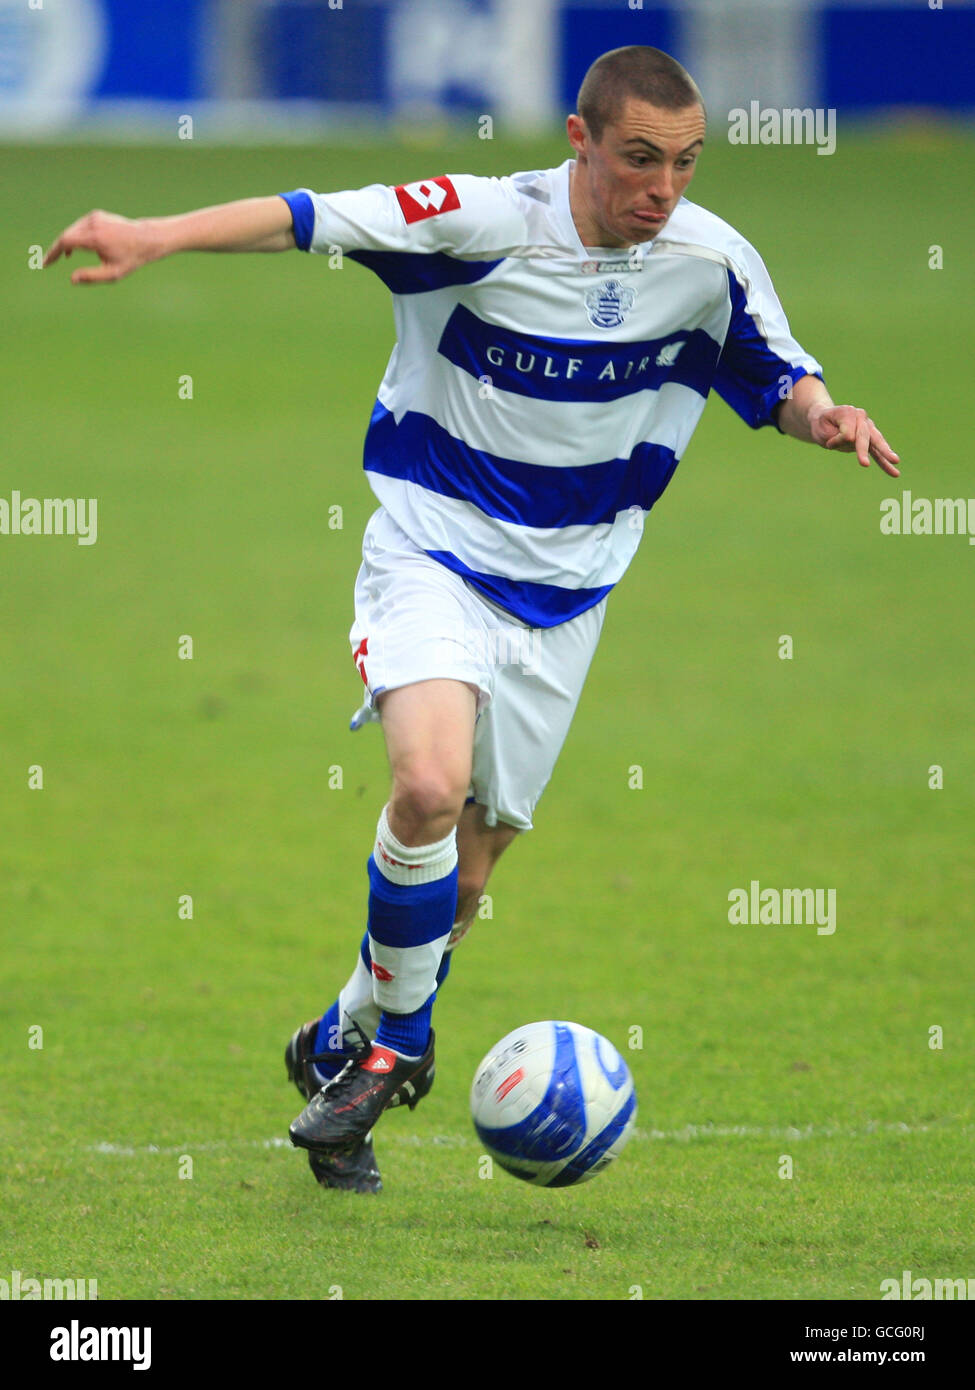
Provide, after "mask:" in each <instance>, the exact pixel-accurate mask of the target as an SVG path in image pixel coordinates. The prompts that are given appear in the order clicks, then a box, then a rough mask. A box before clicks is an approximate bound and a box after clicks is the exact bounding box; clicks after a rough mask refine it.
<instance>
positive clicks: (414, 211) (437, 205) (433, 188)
mask: <svg viewBox="0 0 975 1390" xmlns="http://www.w3.org/2000/svg"><path fill="white" fill-rule="evenodd" d="M393 191H394V193H395V194H396V199H397V202H398V203H399V205H400V207H401V208H402V210H403V216H404V217H405V218H406V221H407V223H411V222H423V221H424V220H425V219H426V218H428V217H436V216H438V214H439V213H441V212H453V211H454V209H455V208H459V207H460V199H459V198H458V197H457V190H456V188H454V185H453V184H452V183H451V182H450V179H448V178H447V176H446V174H443V175H441V177H440V178H438V179H421V180H420V182H419V183H401V184H400V185H399V187H398V188H395V189H394V190H393Z"/></svg>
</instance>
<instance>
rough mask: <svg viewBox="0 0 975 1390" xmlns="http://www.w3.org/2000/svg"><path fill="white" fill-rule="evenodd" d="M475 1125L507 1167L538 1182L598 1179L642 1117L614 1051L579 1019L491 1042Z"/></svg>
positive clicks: (477, 1086)
mask: <svg viewBox="0 0 975 1390" xmlns="http://www.w3.org/2000/svg"><path fill="white" fill-rule="evenodd" d="M471 1114H472V1116H473V1119H474V1128H475V1129H476V1130H477V1133H478V1137H479V1138H480V1140H481V1143H482V1144H483V1145H484V1147H485V1150H486V1152H487V1153H488V1154H489V1155H490V1156H491V1158H492V1159H494V1161H495V1162H496V1163H497V1164H499V1165H500V1166H501V1167H502V1168H504V1169H505V1171H506V1172H508V1173H512V1174H513V1175H514V1176H515V1177H516V1178H523V1179H524V1181H525V1182H531V1183H536V1184H537V1185H538V1186H540V1187H570V1186H571V1185H572V1184H573V1183H579V1182H587V1181H588V1180H589V1178H592V1177H595V1175H596V1174H597V1173H598V1172H600V1171H601V1170H602V1169H603V1168H605V1167H606V1166H607V1164H609V1163H611V1162H612V1161H613V1159H614V1158H616V1157H617V1155H618V1154H619V1153H620V1151H621V1150H622V1148H623V1147H624V1145H625V1144H626V1142H627V1140H628V1139H629V1137H630V1135H631V1133H632V1131H633V1125H634V1122H635V1120H636V1095H635V1093H634V1090H633V1078H632V1076H631V1075H630V1069H629V1067H628V1066H627V1065H626V1062H625V1061H624V1060H623V1058H622V1057H621V1056H620V1054H619V1053H618V1052H617V1051H616V1048H615V1047H614V1046H613V1044H612V1043H611V1042H608V1041H607V1039H606V1038H604V1037H602V1036H601V1035H600V1034H599V1033H594V1032H593V1031H592V1029H591V1028H583V1027H582V1026H581V1025H580V1024H578V1023H559V1022H554V1021H548V1022H545V1023H527V1024H525V1025H524V1026H523V1027H521V1028H516V1029H515V1030H514V1032H513V1033H508V1034H507V1036H505V1037H503V1038H502V1039H501V1041H500V1042H499V1043H498V1044H497V1045H496V1046H495V1047H492V1049H491V1051H490V1052H489V1053H488V1055H487V1056H486V1057H485V1058H484V1061H483V1062H482V1063H481V1065H480V1066H479V1067H478V1069H477V1072H476V1073H475V1076H474V1084H473V1086H472V1087H471Z"/></svg>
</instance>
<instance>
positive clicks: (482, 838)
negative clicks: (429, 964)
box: [445, 799, 521, 960]
mask: <svg viewBox="0 0 975 1390" xmlns="http://www.w3.org/2000/svg"><path fill="white" fill-rule="evenodd" d="M520 833H521V832H520V831H519V830H517V829H516V828H515V827H514V826H513V825H504V824H498V825H489V824H488V821H487V809H486V807H484V806H480V805H478V804H477V802H476V801H474V800H473V799H471V800H469V801H468V803H467V805H466V806H465V807H464V810H463V814H462V815H461V818H460V820H459V822H458V824H457V860H458V863H457V911H456V913H455V918H454V929H453V931H452V932H451V934H450V941H449V942H448V943H447V949H448V951H453V948H454V947H455V946H456V945H457V943H458V942H459V941H461V940H462V939H463V937H465V936H466V935H467V932H468V931H469V930H470V928H471V926H472V925H473V923H474V920H475V918H476V917H477V912H478V908H479V906H480V902H481V897H482V895H483V893H484V889H485V888H486V887H487V882H488V879H489V878H490V877H491V874H492V872H493V871H494V866H495V864H497V862H498V860H499V859H500V858H501V856H502V854H503V853H504V851H505V850H506V849H507V848H508V846H509V845H510V844H511V843H512V842H513V841H514V840H516V839H517V838H518V836H519V834H520ZM446 959H448V958H447V957H445V960H446Z"/></svg>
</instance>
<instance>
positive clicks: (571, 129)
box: [565, 114, 589, 154]
mask: <svg viewBox="0 0 975 1390" xmlns="http://www.w3.org/2000/svg"><path fill="white" fill-rule="evenodd" d="M565 130H566V134H567V135H568V137H569V144H570V145H571V146H572V148H573V149H574V150H576V151H577V152H578V153H579V154H585V152H586V146H587V145H588V143H589V131H588V129H587V128H586V123H585V121H584V120H583V119H582V117H581V116H577V115H575V114H573V115H571V116H569V117H568V119H567V120H566V123H565Z"/></svg>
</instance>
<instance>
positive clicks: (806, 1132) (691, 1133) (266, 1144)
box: [87, 1120, 972, 1158]
mask: <svg viewBox="0 0 975 1390" xmlns="http://www.w3.org/2000/svg"><path fill="white" fill-rule="evenodd" d="M952 1127H954V1122H953V1121H947V1122H944V1123H938V1124H930V1125H923V1124H907V1123H905V1122H904V1121H902V1120H892V1121H885V1120H868V1121H867V1123H866V1124H865V1125H802V1126H795V1125H771V1126H765V1125H715V1124H703V1125H692V1124H689V1125H683V1126H681V1128H680V1129H635V1130H634V1131H633V1136H632V1138H633V1140H635V1141H637V1142H639V1141H641V1140H642V1141H643V1142H661V1141H664V1142H676V1143H684V1144H687V1143H691V1142H692V1141H694V1140H698V1139H792V1140H799V1139H837V1138H843V1139H862V1138H868V1137H870V1136H873V1135H877V1134H929V1133H931V1132H932V1131H933V1130H940V1129H947V1128H952ZM971 1128H972V1126H971V1125H963V1126H962V1131H963V1132H966V1133H967V1132H968V1131H969V1130H971ZM383 1138H384V1139H387V1138H388V1139H389V1140H391V1141H392V1142H393V1143H399V1144H411V1145H414V1146H419V1147H422V1148H428V1147H435V1146H441V1147H445V1148H454V1149H456V1148H476V1147H477V1143H478V1141H477V1139H476V1137H475V1136H474V1135H471V1136H469V1137H468V1136H466V1135H460V1134H433V1135H429V1136H426V1137H424V1136H422V1135H419V1134H392V1133H390V1134H384V1135H383ZM240 1148H247V1149H290V1148H292V1144H291V1141H290V1139H285V1138H283V1137H282V1136H280V1135H275V1136H274V1138H272V1139H241V1140H239V1141H237V1142H236V1143H233V1142H231V1141H230V1140H217V1141H215V1142H213V1143H209V1144H184V1145H182V1146H180V1145H179V1144H166V1145H162V1144H141V1145H134V1144H111V1143H108V1142H105V1141H103V1142H102V1143H100V1144H90V1145H89V1146H88V1149H87V1152H88V1153H94V1154H103V1155H107V1156H108V1157H111V1158H139V1157H141V1156H151V1155H153V1154H160V1155H170V1156H172V1155H174V1154H175V1155H183V1154H194V1153H198V1154H199V1153H225V1152H227V1151H229V1150H233V1149H240Z"/></svg>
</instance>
